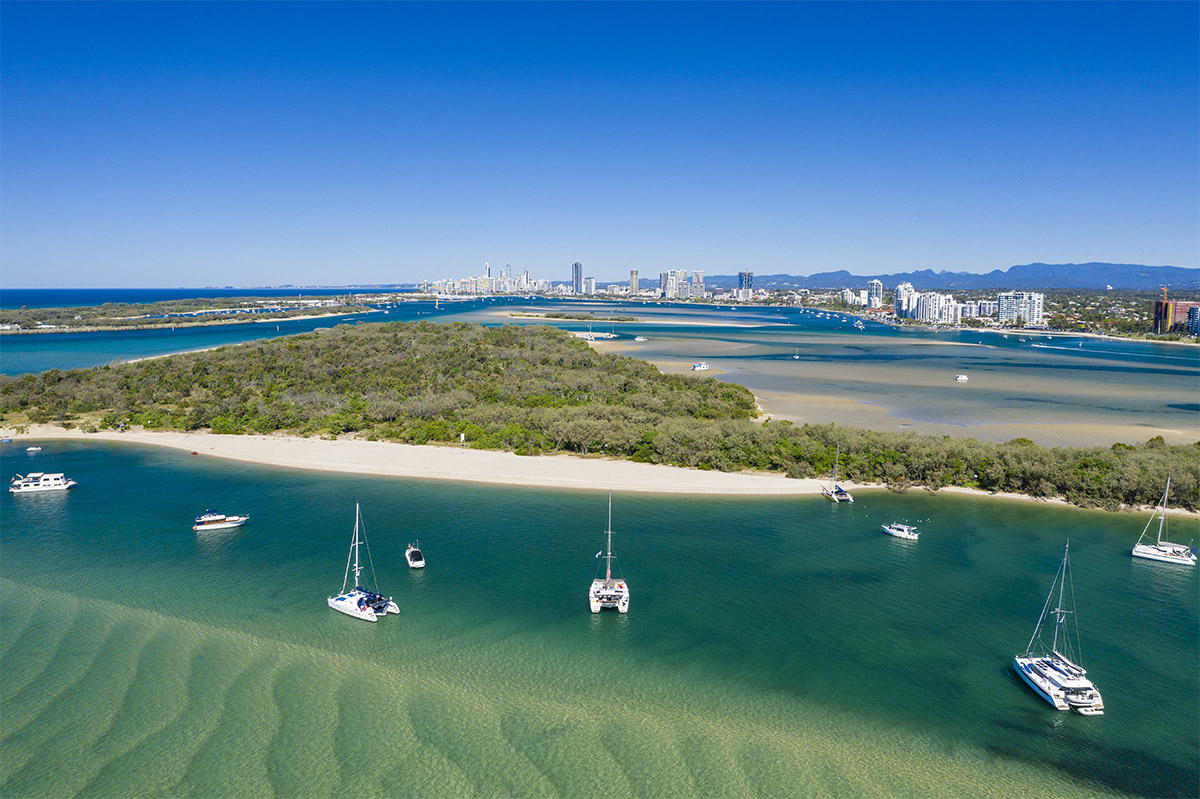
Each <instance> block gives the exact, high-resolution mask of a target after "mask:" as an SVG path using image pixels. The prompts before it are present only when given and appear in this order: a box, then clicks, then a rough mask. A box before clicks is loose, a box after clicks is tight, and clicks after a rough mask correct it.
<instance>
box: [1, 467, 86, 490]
mask: <svg viewBox="0 0 1200 799" xmlns="http://www.w3.org/2000/svg"><path fill="white" fill-rule="evenodd" d="M76 485H78V484H77V483H76V482H75V481H74V480H71V479H68V478H67V476H66V475H64V474H63V473H62V472H58V473H55V474H47V473H45V472H30V473H29V474H27V475H25V476H24V477H22V476H21V475H19V474H18V475H17V476H16V477H14V478H13V479H12V480H10V481H9V484H8V491H9V493H11V494H34V493H37V492H41V491H66V490H67V489H68V488H74V487H75V486H76Z"/></svg>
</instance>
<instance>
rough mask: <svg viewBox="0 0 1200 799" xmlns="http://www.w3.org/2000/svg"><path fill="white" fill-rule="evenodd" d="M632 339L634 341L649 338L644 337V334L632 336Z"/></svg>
mask: <svg viewBox="0 0 1200 799" xmlns="http://www.w3.org/2000/svg"><path fill="white" fill-rule="evenodd" d="M633 340H634V341H649V340H650V339H648V338H646V337H645V336H634V337H633Z"/></svg>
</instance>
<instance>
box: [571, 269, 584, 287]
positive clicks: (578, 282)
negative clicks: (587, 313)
mask: <svg viewBox="0 0 1200 799" xmlns="http://www.w3.org/2000/svg"><path fill="white" fill-rule="evenodd" d="M571 288H573V289H574V290H575V293H576V294H582V293H583V264H581V263H579V261H576V262H575V263H573V264H571Z"/></svg>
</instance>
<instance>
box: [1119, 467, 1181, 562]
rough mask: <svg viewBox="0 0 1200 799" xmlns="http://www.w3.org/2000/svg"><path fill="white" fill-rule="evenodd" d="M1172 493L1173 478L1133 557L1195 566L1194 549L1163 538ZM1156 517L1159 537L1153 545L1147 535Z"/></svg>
mask: <svg viewBox="0 0 1200 799" xmlns="http://www.w3.org/2000/svg"><path fill="white" fill-rule="evenodd" d="M1170 493H1171V478H1170V477H1168V478H1167V490H1166V491H1164V492H1163V498H1162V502H1160V503H1158V507H1157V508H1156V509H1155V511H1154V514H1153V515H1152V516H1151V517H1150V521H1148V522H1146V528H1145V529H1144V530H1142V536H1141V538H1139V539H1138V541H1137V543H1136V544H1134V546H1133V556H1134V557H1135V558H1146V559H1147V560H1157V561H1160V562H1161V563H1178V564H1179V565H1180V566H1195V565H1196V553H1195V552H1193V551H1192V548H1191V547H1189V546H1185V545H1184V544H1172V543H1171V542H1170V541H1168V540H1167V539H1165V538H1164V537H1163V527H1164V526H1165V525H1166V522H1167V494H1170ZM1155 516H1157V517H1158V537H1157V538H1156V539H1155V541H1154V543H1153V544H1151V543H1149V542H1148V541H1147V540H1146V533H1148V532H1150V525H1151V524H1153V523H1154V518H1155Z"/></svg>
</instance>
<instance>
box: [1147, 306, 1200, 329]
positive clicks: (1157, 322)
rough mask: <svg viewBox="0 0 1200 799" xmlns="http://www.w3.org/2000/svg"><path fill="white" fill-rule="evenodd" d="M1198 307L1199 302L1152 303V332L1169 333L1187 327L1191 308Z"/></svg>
mask: <svg viewBox="0 0 1200 799" xmlns="http://www.w3.org/2000/svg"><path fill="white" fill-rule="evenodd" d="M1198 306H1200V302H1182V301H1180V300H1155V301H1154V332H1155V333H1170V332H1171V331H1172V330H1174V329H1176V328H1180V329H1184V328H1186V327H1187V324H1188V319H1189V314H1190V313H1191V311H1192V308H1195V307H1198Z"/></svg>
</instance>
